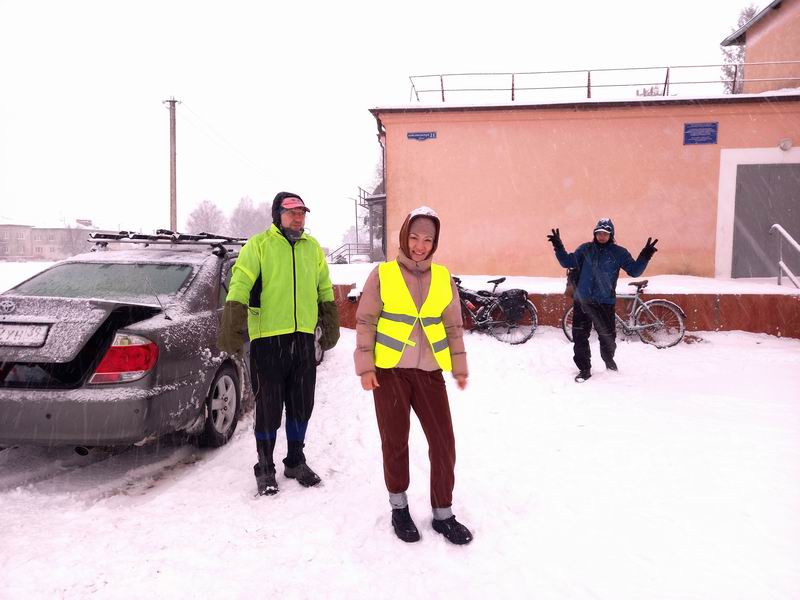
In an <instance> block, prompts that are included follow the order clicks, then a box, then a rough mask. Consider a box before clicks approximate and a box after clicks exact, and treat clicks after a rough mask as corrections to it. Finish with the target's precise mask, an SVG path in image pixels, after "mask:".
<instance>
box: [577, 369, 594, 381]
mask: <svg viewBox="0 0 800 600" xmlns="http://www.w3.org/2000/svg"><path fill="white" fill-rule="evenodd" d="M591 376H592V372H591V371H590V370H589V369H583V370H582V371H581V372H580V373H578V374H577V375H575V381H577V382H578V383H583V382H584V381H586V380H587V379H589V377H591Z"/></svg>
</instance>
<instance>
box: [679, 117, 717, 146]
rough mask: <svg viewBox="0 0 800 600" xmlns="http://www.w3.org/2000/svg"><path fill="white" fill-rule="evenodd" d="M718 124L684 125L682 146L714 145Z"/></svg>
mask: <svg viewBox="0 0 800 600" xmlns="http://www.w3.org/2000/svg"><path fill="white" fill-rule="evenodd" d="M718 126H719V123H717V122H714V123H684V124H683V145H684V146H686V145H687V144H716V143H717V127H718Z"/></svg>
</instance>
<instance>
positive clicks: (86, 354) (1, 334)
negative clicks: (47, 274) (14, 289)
mask: <svg viewBox="0 0 800 600" xmlns="http://www.w3.org/2000/svg"><path fill="white" fill-rule="evenodd" d="M3 299H4V300H8V301H10V302H12V303H13V304H14V305H15V308H14V312H13V314H6V315H3V316H1V317H0V387H24V388H38V389H42V388H74V387H79V386H80V385H82V384H83V383H84V382H85V381H86V379H87V378H88V377H89V376H90V375H91V374H92V373H93V372H94V370H95V369H96V368H97V365H98V364H99V363H100V360H101V359H102V357H103V355H104V354H105V352H106V350H107V349H108V347H109V346H110V344H111V342H112V340H113V339H114V333H115V332H116V331H117V330H118V329H121V328H124V327H127V326H128V325H130V324H132V323H136V322H138V321H142V320H144V319H149V318H150V317H152V316H154V315H155V314H157V313H159V312H161V309H160V308H158V307H154V306H149V305H141V304H131V303H122V302H113V301H101V300H86V299H75V298H52V297H30V296H11V295H4V296H3Z"/></svg>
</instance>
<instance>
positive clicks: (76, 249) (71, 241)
mask: <svg viewBox="0 0 800 600" xmlns="http://www.w3.org/2000/svg"><path fill="white" fill-rule="evenodd" d="M90 231H91V229H83V228H81V227H79V226H72V225H70V224H69V223H65V224H64V231H63V232H62V233H61V239H62V248H63V249H64V252H65V253H66V254H67V256H74V255H76V254H80V253H81V252H87V251H88V250H89V249H90V248H91V246H92V244H91V242H89V241H88V239H89V232H90Z"/></svg>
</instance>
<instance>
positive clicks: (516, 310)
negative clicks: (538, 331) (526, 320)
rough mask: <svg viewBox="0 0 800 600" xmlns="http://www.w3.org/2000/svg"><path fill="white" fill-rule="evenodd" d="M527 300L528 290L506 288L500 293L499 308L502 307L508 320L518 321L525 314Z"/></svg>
mask: <svg viewBox="0 0 800 600" xmlns="http://www.w3.org/2000/svg"><path fill="white" fill-rule="evenodd" d="M527 300H528V292H526V291H525V290H520V289H516V290H507V291H505V292H503V293H502V294H500V298H499V302H500V308H502V309H503V312H504V313H505V314H506V317H508V320H509V321H519V320H520V319H521V318H522V317H523V315H524V314H525V302H526V301H527Z"/></svg>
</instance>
